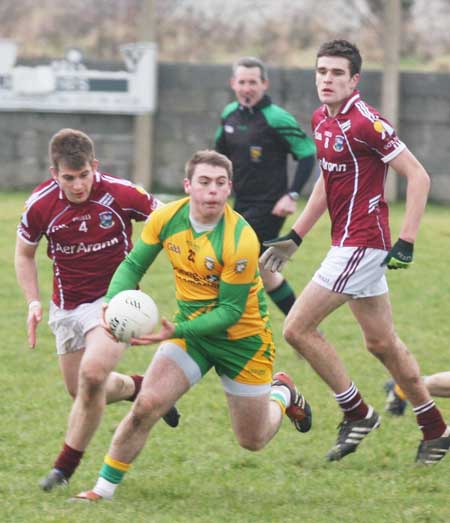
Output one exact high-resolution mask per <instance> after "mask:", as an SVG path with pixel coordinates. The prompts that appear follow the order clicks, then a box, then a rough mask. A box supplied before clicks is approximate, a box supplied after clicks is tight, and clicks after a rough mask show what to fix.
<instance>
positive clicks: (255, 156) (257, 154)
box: [250, 145, 262, 162]
mask: <svg viewBox="0 0 450 523" xmlns="http://www.w3.org/2000/svg"><path fill="white" fill-rule="evenodd" d="M261 156H262V147H260V146H259V145H250V160H251V161H252V162H260V161H261Z"/></svg>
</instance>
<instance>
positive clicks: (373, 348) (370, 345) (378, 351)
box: [366, 336, 397, 361]
mask: <svg viewBox="0 0 450 523" xmlns="http://www.w3.org/2000/svg"><path fill="white" fill-rule="evenodd" d="M366 347H367V350H368V351H369V352H370V353H371V354H373V355H374V356H375V357H376V358H378V359H379V360H382V361H384V360H385V356H386V355H387V354H392V352H393V351H397V346H396V341H395V338H394V337H393V336H383V337H379V338H366Z"/></svg>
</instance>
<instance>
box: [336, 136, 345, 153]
mask: <svg viewBox="0 0 450 523" xmlns="http://www.w3.org/2000/svg"><path fill="white" fill-rule="evenodd" d="M344 141H345V138H344V137H343V136H341V135H339V134H338V135H337V136H335V137H334V144H333V151H336V152H337V153H340V152H341V151H342V150H343V149H344Z"/></svg>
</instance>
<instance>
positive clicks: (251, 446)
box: [238, 436, 267, 452]
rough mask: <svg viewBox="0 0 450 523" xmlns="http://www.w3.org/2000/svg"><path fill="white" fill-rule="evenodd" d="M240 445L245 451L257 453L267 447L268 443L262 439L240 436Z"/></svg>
mask: <svg viewBox="0 0 450 523" xmlns="http://www.w3.org/2000/svg"><path fill="white" fill-rule="evenodd" d="M238 443H239V445H240V446H241V447H242V448H243V449H245V450H249V451H250V452H257V451H258V450H262V449H263V448H264V447H265V446H266V443H267V441H266V440H265V439H264V438H262V437H246V436H238Z"/></svg>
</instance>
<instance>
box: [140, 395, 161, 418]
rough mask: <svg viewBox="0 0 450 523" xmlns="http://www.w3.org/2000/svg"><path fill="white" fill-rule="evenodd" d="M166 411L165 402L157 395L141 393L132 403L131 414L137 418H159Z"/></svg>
mask: <svg viewBox="0 0 450 523" xmlns="http://www.w3.org/2000/svg"><path fill="white" fill-rule="evenodd" d="M166 410H167V408H166V406H165V402H164V401H163V398H161V396H160V395H159V394H156V393H154V392H147V391H141V393H140V394H139V396H138V397H137V398H136V400H135V402H134V407H133V414H134V415H135V416H136V417H137V418H147V417H150V416H151V417H152V418H161V417H162V416H163V415H164V414H165V412H166Z"/></svg>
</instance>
